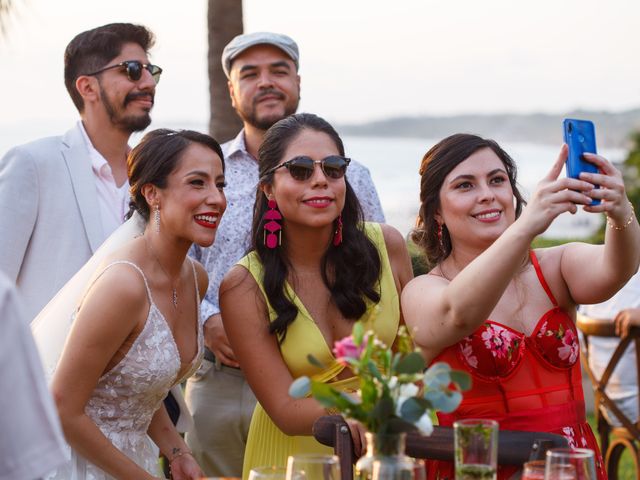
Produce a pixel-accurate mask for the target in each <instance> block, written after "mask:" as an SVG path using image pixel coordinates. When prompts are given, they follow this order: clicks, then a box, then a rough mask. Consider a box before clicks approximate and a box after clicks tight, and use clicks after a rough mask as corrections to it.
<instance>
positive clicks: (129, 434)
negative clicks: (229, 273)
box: [45, 260, 204, 480]
mask: <svg viewBox="0 0 640 480" xmlns="http://www.w3.org/2000/svg"><path fill="white" fill-rule="evenodd" d="M118 264H127V265H130V266H131V267H133V268H135V269H136V270H137V271H138V272H140V274H141V275H142V278H143V280H144V283H145V286H146V288H147V295H148V297H149V304H150V308H149V314H148V315H147V321H146V323H145V326H144V328H143V330H142V332H140V335H138V337H137V338H136V339H135V341H134V343H133V345H132V346H131V348H130V350H129V351H128V352H127V354H126V355H125V356H124V358H123V359H122V360H121V361H120V362H119V363H118V364H117V365H116V366H115V367H113V368H112V369H111V370H109V371H108V372H107V373H105V374H104V375H103V376H102V377H101V378H100V379H99V381H98V384H97V386H96V389H95V390H94V392H93V394H92V395H91V398H90V400H89V402H88V403H87V406H86V409H85V412H86V413H87V415H88V416H89V417H90V418H91V419H92V420H93V421H94V422H95V423H96V425H97V426H98V427H99V428H100V430H101V431H102V433H103V434H104V435H105V436H106V437H107V438H108V439H109V440H110V441H111V442H112V443H113V445H114V446H115V447H116V448H118V449H119V450H121V451H122V452H123V453H124V454H125V455H127V456H128V457H129V458H131V459H132V460H133V461H134V462H136V463H137V464H138V465H139V466H140V467H142V468H144V469H145V470H146V471H147V472H149V473H150V474H152V475H159V476H162V474H161V473H160V471H159V467H158V457H157V449H156V448H155V447H154V446H153V443H152V441H151V439H150V438H149V437H148V436H147V428H148V427H149V423H150V422H151V418H152V417H153V415H154V413H155V412H156V411H157V410H158V408H159V407H160V405H161V404H162V401H163V400H164V398H165V397H166V395H167V392H168V391H169V390H170V389H171V387H172V386H174V385H176V384H178V383H180V382H182V381H184V380H185V379H186V378H187V377H189V376H191V375H192V374H193V373H194V372H195V371H196V370H197V368H198V366H199V365H200V362H201V361H202V356H203V353H204V350H203V345H204V340H203V334H202V326H201V325H200V322H199V321H197V322H196V324H197V325H198V327H197V328H198V334H197V338H198V350H197V353H196V355H195V357H194V358H193V360H192V361H191V363H190V365H189V366H188V367H187V368H186V369H183V372H181V371H180V370H181V362H180V353H179V352H178V347H177V345H176V343H175V340H174V338H173V335H172V333H171V330H170V328H169V325H168V324H167V322H166V320H165V318H164V316H163V315H162V312H160V310H159V309H158V308H157V307H156V305H155V303H154V302H153V297H152V295H151V290H150V288H149V284H148V283H147V279H146V277H145V275H144V273H143V272H142V270H141V269H140V268H139V267H138V266H137V265H135V264H133V263H131V262H127V261H124V260H122V261H117V262H113V263H111V264H109V265H108V266H107V267H106V268H105V269H104V270H103V271H102V272H101V273H100V275H102V274H103V273H104V271H106V270H107V269H108V268H110V267H111V266H113V265H118ZM191 265H192V267H193V262H192V264H191ZM100 275H98V277H96V279H97V278H99V276H100ZM193 275H194V282H196V301H197V305H198V309H197V310H198V318H199V315H200V295H199V293H198V285H197V280H196V272H195V267H193ZM94 281H95V280H94ZM45 478H46V479H47V480H53V479H55V480H62V479H64V480H108V479H112V477H111V476H109V475H108V474H106V473H105V472H103V471H102V470H101V469H99V468H98V467H96V466H95V465H93V464H91V463H90V462H89V461H87V460H86V459H84V458H83V457H81V456H80V455H78V454H77V453H76V452H75V451H73V450H71V461H69V462H67V463H66V464H65V465H63V466H62V467H60V468H58V469H57V470H56V471H55V472H52V473H50V474H49V475H48V476H46V477H45Z"/></svg>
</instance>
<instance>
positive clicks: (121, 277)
mask: <svg viewBox="0 0 640 480" xmlns="http://www.w3.org/2000/svg"><path fill="white" fill-rule="evenodd" d="M92 284H94V285H95V287H99V288H100V289H105V290H107V292H106V293H108V294H109V295H110V296H113V297H116V296H117V298H118V299H119V300H118V301H120V300H122V301H125V302H126V301H128V300H131V301H138V300H139V299H140V297H141V296H144V297H145V298H146V297H147V285H148V281H147V278H146V276H145V274H144V271H143V270H142V268H141V267H140V266H138V265H137V264H136V263H134V262H132V261H130V260H125V259H111V258H106V259H105V260H104V261H103V262H102V264H101V265H100V266H99V267H98V269H97V270H96V275H95V277H94V279H93V280H92Z"/></svg>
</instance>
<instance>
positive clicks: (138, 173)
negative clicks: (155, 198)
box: [127, 128, 224, 221]
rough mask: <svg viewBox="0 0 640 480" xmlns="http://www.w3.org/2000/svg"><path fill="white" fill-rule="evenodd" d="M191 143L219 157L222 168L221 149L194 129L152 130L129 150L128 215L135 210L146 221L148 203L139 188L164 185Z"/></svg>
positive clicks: (212, 140)
mask: <svg viewBox="0 0 640 480" xmlns="http://www.w3.org/2000/svg"><path fill="white" fill-rule="evenodd" d="M192 143H199V144H201V145H203V146H205V147H207V148H210V149H211V150H213V151H214V152H215V153H216V155H218V156H219V157H220V160H221V161H222V170H223V171H224V157H223V155H222V149H221V148H220V145H219V144H218V142H216V141H215V140H214V139H213V138H212V137H210V136H209V135H205V134H204V133H200V132H195V131H193V130H169V129H166V128H160V129H158V130H152V131H151V132H149V133H147V134H146V135H145V136H144V137H143V138H142V140H140V143H139V144H138V145H137V146H136V147H135V148H134V149H133V150H131V153H129V157H128V158H127V175H128V176H129V184H130V188H129V193H130V195H131V201H130V203H129V213H128V214H127V218H129V217H130V216H131V215H132V214H133V212H134V211H136V210H137V211H138V213H139V214H140V215H142V217H143V218H144V219H145V220H146V221H149V213H150V212H149V205H148V204H147V201H146V200H145V198H144V195H142V187H143V186H144V185H146V184H148V183H150V184H152V185H155V186H156V187H158V188H166V186H167V178H168V177H169V175H170V174H171V172H173V171H174V170H175V169H176V168H177V167H178V164H179V163H180V158H181V157H182V152H184V151H185V150H186V149H187V147H189V145H191V144H192Z"/></svg>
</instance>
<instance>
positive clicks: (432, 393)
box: [424, 389, 462, 413]
mask: <svg viewBox="0 0 640 480" xmlns="http://www.w3.org/2000/svg"><path fill="white" fill-rule="evenodd" d="M424 398H425V399H426V400H428V401H429V402H430V403H431V405H433V408H435V409H436V410H440V411H441V412H444V413H451V412H453V411H454V410H455V409H456V408H458V405H460V402H461V401H462V394H461V393H460V392H453V391H445V390H440V389H437V390H429V391H427V392H425V394H424Z"/></svg>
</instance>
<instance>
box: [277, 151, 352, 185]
mask: <svg viewBox="0 0 640 480" xmlns="http://www.w3.org/2000/svg"><path fill="white" fill-rule="evenodd" d="M349 162H351V159H350V158H346V157H341V156H340V155H329V156H328V157H326V158H323V159H322V160H313V159H312V158H311V157H307V156H306V155H303V156H299V157H295V158H292V159H291V160H287V161H286V162H284V163H281V164H280V165H277V166H275V167H273V168H270V169H269V170H267V171H266V172H265V175H269V174H272V173H273V172H275V171H276V170H278V169H279V168H282V167H284V168H286V169H287V170H289V174H290V175H291V176H292V177H293V178H294V179H295V180H298V181H301V182H304V181H305V180H309V179H310V178H311V177H312V176H313V169H314V168H315V165H316V163H317V164H320V168H321V169H322V172H323V173H324V175H325V176H326V177H327V178H331V179H334V180H337V179H339V178H342V177H344V174H345V173H347V167H348V166H349Z"/></svg>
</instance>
